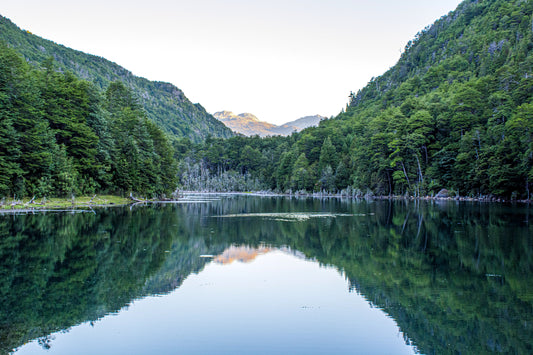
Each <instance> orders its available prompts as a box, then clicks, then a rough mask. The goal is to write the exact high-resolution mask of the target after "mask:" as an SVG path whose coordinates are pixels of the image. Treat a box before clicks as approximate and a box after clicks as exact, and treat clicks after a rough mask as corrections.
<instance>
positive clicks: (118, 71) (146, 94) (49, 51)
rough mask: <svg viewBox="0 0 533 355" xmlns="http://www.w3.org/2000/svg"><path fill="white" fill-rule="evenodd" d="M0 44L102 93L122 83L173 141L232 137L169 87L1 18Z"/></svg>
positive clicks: (217, 122) (227, 130) (38, 64)
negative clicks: (51, 63) (88, 83)
mask: <svg viewBox="0 0 533 355" xmlns="http://www.w3.org/2000/svg"><path fill="white" fill-rule="evenodd" d="M0 40H2V41H4V42H5V43H6V44H7V45H8V46H10V47H12V48H14V49H16V50H17V51H18V52H19V53H21V54H22V55H23V56H24V57H25V58H26V59H27V60H28V61H29V62H30V63H32V64H34V65H36V66H41V65H42V63H43V62H44V61H45V60H47V59H48V58H50V57H53V58H54V60H55V61H56V62H57V65H58V67H59V68H60V69H61V70H63V71H67V70H70V71H72V72H73V73H74V74H75V75H77V76H78V77H80V78H82V79H86V80H90V81H93V82H94V83H95V84H96V85H97V86H98V87H100V88H101V89H105V88H106V87H107V86H109V84H110V83H111V82H113V81H117V80H118V81H122V82H123V83H125V84H126V85H127V86H128V87H130V88H131V89H132V90H133V92H134V93H135V94H136V95H137V96H138V97H139V99H140V101H141V103H142V105H143V107H144V109H145V110H146V112H147V114H148V117H149V118H150V119H151V120H153V121H154V122H156V123H157V124H158V125H159V126H160V127H161V128H163V129H164V130H165V131H166V132H168V133H170V134H171V135H173V136H175V137H188V138H190V139H191V140H193V141H196V142H198V141H201V140H202V139H204V138H205V137H207V136H208V135H212V136H214V137H223V138H227V137H230V136H232V132H231V131H230V130H229V129H227V128H226V127H225V126H224V125H223V124H221V123H220V122H219V121H218V120H216V119H215V118H214V117H213V116H211V115H210V114H208V113H207V112H206V111H205V109H204V108H203V107H202V106H201V105H199V104H193V103H191V102H190V101H189V100H188V99H187V97H185V95H184V93H183V92H182V91H181V90H180V89H178V88H177V87H175V86H174V85H172V84H169V83H163V82H157V81H149V80H147V79H144V78H141V77H137V76H134V75H133V74H132V73H131V72H129V71H128V70H126V69H124V68H123V67H121V66H119V65H117V64H115V63H113V62H110V61H108V60H106V59H104V58H101V57H97V56H94V55H90V54H86V53H83V52H80V51H76V50H73V49H70V48H67V47H64V46H62V45H58V44H56V43H54V42H52V41H49V40H46V39H43V38H40V37H38V36H35V35H33V34H31V33H30V32H28V31H23V30H21V29H20V28H18V27H17V26H16V25H15V24H13V23H12V22H11V21H10V20H9V19H7V18H5V17H2V16H0Z"/></svg>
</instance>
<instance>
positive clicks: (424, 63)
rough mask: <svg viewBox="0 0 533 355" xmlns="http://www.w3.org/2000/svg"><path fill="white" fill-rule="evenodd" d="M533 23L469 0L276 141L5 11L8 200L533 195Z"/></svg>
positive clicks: (3, 151) (511, 9) (494, 4)
mask: <svg viewBox="0 0 533 355" xmlns="http://www.w3.org/2000/svg"><path fill="white" fill-rule="evenodd" d="M532 14H533V3H531V2H529V1H521V0H512V1H505V0H485V1H477V0H465V1H464V2H463V3H461V4H460V5H459V6H458V8H457V9H456V10H455V11H453V12H450V13H449V14H448V15H446V16H443V17H442V18H441V19H439V20H438V21H436V22H435V23H434V24H433V25H431V26H428V27H427V28H425V29H424V30H422V31H421V32H420V33H418V34H417V36H416V37H415V39H414V40H412V41H410V42H409V43H408V44H407V46H406V47H405V51H404V52H403V54H402V55H401V58H400V60H399V61H398V63H397V64H396V65H395V66H394V67H392V68H391V69H390V70H388V71H387V72H385V73H384V74H383V75H382V76H379V77H376V78H373V79H372V80H371V81H370V82H369V83H368V85H367V86H366V87H364V88H363V89H361V90H359V91H358V92H356V93H351V94H350V96H349V103H348V105H347V106H346V109H345V110H343V112H341V113H340V114H339V115H338V116H337V117H336V118H331V119H327V120H323V121H322V122H321V123H320V125H319V126H318V127H311V128H308V129H306V130H304V131H302V132H299V133H295V134H293V135H291V136H289V137H266V138H260V137H249V138H248V137H242V136H234V137H231V138H227V137H230V136H231V134H228V131H227V130H219V129H218V128H217V127H218V124H220V122H218V123H217V124H216V125H211V124H210V123H209V122H211V121H210V120H211V119H212V118H213V117H212V116H210V115H207V116H205V117H204V116H202V117H203V118H202V117H200V116H195V115H196V114H194V113H191V112H193V111H194V110H193V108H191V107H192V106H194V107H196V109H198V110H203V108H201V106H199V105H198V106H195V105H192V104H191V105H192V106H191V107H189V106H190V105H189V104H190V102H189V101H188V100H187V99H186V98H185V96H184V95H183V93H182V92H181V91H179V89H177V88H175V87H173V86H172V85H170V84H164V83H153V82H149V81H147V80H145V79H142V78H136V77H134V76H132V75H131V73H129V72H127V71H125V69H123V68H121V67H119V66H117V65H116V64H113V63H110V62H107V61H105V60H104V59H102V58H98V57H94V56H89V55H86V54H84V53H81V52H76V51H74V50H70V49H68V48H65V47H63V46H59V45H57V44H55V43H53V42H50V41H46V40H43V39H41V38H39V37H37V36H34V35H32V34H30V33H28V32H26V31H22V30H20V29H18V28H17V27H16V26H15V25H13V24H12V23H11V22H10V21H9V20H7V19H5V18H3V17H2V18H0V26H2V31H0V33H1V37H2V38H4V39H5V40H6V44H2V45H1V47H0V55H1V60H2V66H1V68H0V71H1V73H0V75H1V78H0V80H1V82H0V93H1V95H2V96H0V100H1V102H0V111H1V115H2V116H1V118H2V121H1V125H2V127H1V129H0V131H1V132H0V134H1V137H0V140H1V141H0V174H1V175H0V195H3V196H5V195H17V196H22V195H33V194H38V195H42V196H46V195H50V194H53V195H69V194H71V193H92V192H115V193H127V192H128V191H135V192H138V193H141V194H144V195H161V194H163V193H167V194H168V193H170V192H171V191H172V190H173V189H174V188H175V187H176V185H178V186H179V187H180V188H182V189H188V190H204V191H206V190H209V191H250V190H270V191H275V192H283V193H285V192H305V193H311V192H320V193H342V194H345V195H351V196H363V195H379V196H390V195H403V196H416V197H420V196H428V195H429V196H431V195H433V196H434V195H436V194H437V193H439V192H442V191H446V192H445V194H444V195H448V196H470V197H478V198H492V197H501V198H505V199H513V200H514V199H531V190H532V188H533V185H532V184H533V101H532V100H533V18H532ZM17 53H18V54H17ZM50 55H52V56H50ZM23 58H24V59H23ZM84 78H87V79H88V80H87V81H86V80H85V79H84ZM112 79H113V80H115V81H112ZM157 88H159V89H162V90H163V89H164V90H163V91H165V92H166V94H162V92H160V91H158V90H159V89H157ZM156 92H158V94H156ZM167 94H168V95H167ZM154 95H155V96H154ZM165 95H167V96H165ZM156 97H157V99H156ZM176 100H177V101H176ZM178 101H179V102H178ZM184 105H185V106H184ZM187 105H189V106H187ZM187 107H189V108H187ZM189 109H191V110H193V111H190V110H189ZM169 112H173V113H169ZM187 112H189V113H190V115H189V113H187ZM195 112H196V111H195ZM178 113H180V115H182V116H183V115H185V116H187V115H189V116H187V117H185V116H183V117H181V116H180V117H177V116H175V115H176V114H178ZM191 115H192V116H191ZM193 116H194V117H196V118H194V117H193ZM198 122H204V123H198ZM154 123H155V124H154ZM204 124H205V125H207V126H202V125H204ZM202 127H203V128H202ZM161 129H163V131H164V132H165V133H163V132H162V131H161ZM169 139H170V142H169ZM176 165H177V168H176ZM441 194H442V193H441Z"/></svg>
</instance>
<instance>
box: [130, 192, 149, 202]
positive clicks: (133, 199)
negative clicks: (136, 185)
mask: <svg viewBox="0 0 533 355" xmlns="http://www.w3.org/2000/svg"><path fill="white" fill-rule="evenodd" d="M130 200H132V201H135V202H146V200H139V199H138V198H135V197H133V193H131V192H130Z"/></svg>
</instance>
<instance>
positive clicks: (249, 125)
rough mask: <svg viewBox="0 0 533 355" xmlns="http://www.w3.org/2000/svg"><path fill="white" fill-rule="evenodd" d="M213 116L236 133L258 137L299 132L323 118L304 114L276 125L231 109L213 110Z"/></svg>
mask: <svg viewBox="0 0 533 355" xmlns="http://www.w3.org/2000/svg"><path fill="white" fill-rule="evenodd" d="M213 116H214V117H215V118H217V119H219V120H220V121H221V122H222V123H224V124H225V125H226V126H227V127H228V128H230V129H231V130H233V131H235V132H237V133H241V134H244V135H246V136H254V135H258V136H260V137H266V136H276V135H281V136H287V135H289V134H291V133H292V132H294V131H297V132H299V131H301V130H302V129H305V128H307V127H311V126H317V125H318V123H319V122H320V120H322V119H324V118H325V117H323V116H320V115H315V116H306V117H302V118H299V119H297V120H295V121H291V122H287V123H285V124H283V125H281V126H276V125H274V124H272V123H268V122H264V121H260V120H259V119H258V118H257V117H256V116H254V115H252V114H251V113H241V114H238V115H235V114H234V113H233V112H231V111H220V112H215V113H214V114H213Z"/></svg>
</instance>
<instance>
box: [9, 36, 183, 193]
mask: <svg viewBox="0 0 533 355" xmlns="http://www.w3.org/2000/svg"><path fill="white" fill-rule="evenodd" d="M175 187H176V163H175V160H174V149H173V147H172V145H171V143H170V141H169V139H168V138H167V135H166V134H165V133H164V132H163V131H162V130H161V129H160V128H159V127H158V126H157V125H156V124H155V123H154V122H152V121H151V120H149V119H148V118H147V114H146V113H145V111H144V110H143V108H142V105H141V104H140V103H139V102H138V100H137V99H136V96H135V95H134V93H133V92H132V91H131V90H130V89H129V88H128V87H127V86H126V85H124V84H123V83H122V82H119V81H117V82H113V83H111V84H110V85H109V86H108V87H107V89H106V91H105V92H104V91H101V90H100V89H99V88H98V87H97V86H96V85H95V84H93V83H92V82H89V81H85V80H81V79H78V78H77V77H76V76H74V74H72V73H71V72H66V73H61V72H59V71H58V70H57V68H56V67H55V62H54V61H53V60H52V59H49V60H46V61H45V62H43V64H42V69H37V68H36V67H35V66H32V65H30V64H28V63H27V62H26V60H25V59H24V58H23V57H22V56H21V55H20V54H19V53H17V52H16V51H15V50H14V49H12V48H9V47H7V46H6V45H5V44H4V43H2V42H0V196H2V197H6V196H15V197H18V198H20V197H22V196H28V195H29V196H32V195H35V196H36V197H38V198H40V197H46V196H48V197H49V196H69V197H70V196H71V195H72V194H74V195H77V194H89V193H91V194H92V193H95V192H99V193H101V192H109V193H128V192H135V193H139V194H143V195H145V196H155V195H162V194H170V193H172V192H173V191H174V189H175Z"/></svg>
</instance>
